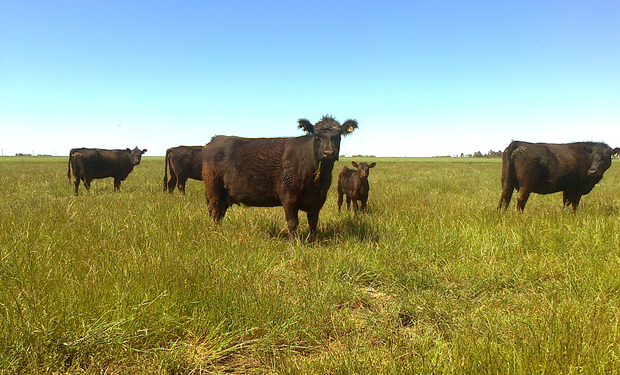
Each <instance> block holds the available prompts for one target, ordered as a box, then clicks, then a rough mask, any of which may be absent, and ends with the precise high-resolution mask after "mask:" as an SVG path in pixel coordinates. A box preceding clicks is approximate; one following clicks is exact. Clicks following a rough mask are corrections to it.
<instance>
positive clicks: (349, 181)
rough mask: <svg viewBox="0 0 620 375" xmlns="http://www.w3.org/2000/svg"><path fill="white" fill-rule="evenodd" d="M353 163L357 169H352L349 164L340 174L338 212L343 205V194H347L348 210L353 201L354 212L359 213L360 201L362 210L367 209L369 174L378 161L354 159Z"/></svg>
mask: <svg viewBox="0 0 620 375" xmlns="http://www.w3.org/2000/svg"><path fill="white" fill-rule="evenodd" d="M351 164H352V165H353V166H354V167H355V168H357V169H355V170H354V169H351V168H349V167H347V166H345V167H344V168H342V171H340V174H339V175H338V212H340V208H341V207H342V196H343V195H346V196H347V210H349V209H350V208H351V201H353V212H355V213H357V210H358V203H357V201H360V202H361V209H362V211H364V210H366V202H367V201H368V191H369V190H370V186H369V185H368V175H369V174H370V168H374V167H375V165H377V163H370V164H368V163H359V164H357V163H356V162H354V161H352V162H351Z"/></svg>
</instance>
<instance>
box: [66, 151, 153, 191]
mask: <svg viewBox="0 0 620 375" xmlns="http://www.w3.org/2000/svg"><path fill="white" fill-rule="evenodd" d="M145 152H146V149H144V150H140V149H138V148H137V147H136V148H134V149H133V150H130V149H126V150H102V149H98V148H74V149H72V150H71V152H69V170H68V171H67V177H68V178H69V179H71V169H73V177H74V178H75V181H74V183H75V195H78V188H79V187H80V180H81V181H83V182H84V187H86V190H89V189H90V183H91V181H92V180H96V179H99V178H106V177H114V190H119V189H120V188H121V181H124V180H125V179H126V178H127V176H129V173H131V171H132V170H133V167H134V165H138V164H140V160H141V159H142V154H144V153H145Z"/></svg>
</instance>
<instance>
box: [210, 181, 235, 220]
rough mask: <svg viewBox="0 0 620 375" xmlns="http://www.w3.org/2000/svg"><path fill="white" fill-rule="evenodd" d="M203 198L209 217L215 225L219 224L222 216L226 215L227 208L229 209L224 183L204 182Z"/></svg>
mask: <svg viewBox="0 0 620 375" xmlns="http://www.w3.org/2000/svg"><path fill="white" fill-rule="evenodd" d="M205 198H206V199H207V205H208V206H209V215H211V218H213V220H214V221H215V222H216V223H219V222H221V221H222V218H223V217H224V215H226V211H227V210H228V207H230V205H229V204H228V202H227V201H226V190H225V189H224V183H223V182H221V183H218V182H217V181H210V180H209V179H207V180H205Z"/></svg>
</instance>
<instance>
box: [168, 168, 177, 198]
mask: <svg viewBox="0 0 620 375" xmlns="http://www.w3.org/2000/svg"><path fill="white" fill-rule="evenodd" d="M175 186H177V175H176V174H174V173H173V172H172V171H171V172H170V180H168V193H170V194H172V192H174V187H175Z"/></svg>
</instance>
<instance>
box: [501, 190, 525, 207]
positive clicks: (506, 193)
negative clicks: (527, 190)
mask: <svg viewBox="0 0 620 375" xmlns="http://www.w3.org/2000/svg"><path fill="white" fill-rule="evenodd" d="M513 192H514V186H512V185H509V184H504V186H503V187H502V197H501V198H500V200H499V205H498V206H497V209H498V210H501V209H504V210H506V209H507V208H508V205H510V200H511V199H512V193H513ZM526 200H527V199H526Z"/></svg>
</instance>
